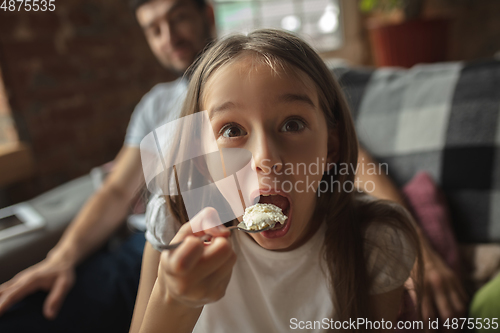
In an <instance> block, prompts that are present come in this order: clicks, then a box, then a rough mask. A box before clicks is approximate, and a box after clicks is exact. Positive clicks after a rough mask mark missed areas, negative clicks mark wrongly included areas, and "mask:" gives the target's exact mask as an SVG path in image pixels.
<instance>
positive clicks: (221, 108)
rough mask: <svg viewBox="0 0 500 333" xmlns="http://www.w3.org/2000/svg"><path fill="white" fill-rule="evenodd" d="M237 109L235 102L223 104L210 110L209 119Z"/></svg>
mask: <svg viewBox="0 0 500 333" xmlns="http://www.w3.org/2000/svg"><path fill="white" fill-rule="evenodd" d="M235 107H236V104H234V103H233V102H230V101H229V102H225V103H222V104H221V105H219V106H217V107H215V108H213V109H211V110H209V112H208V113H209V119H212V118H213V116H214V115H215V114H216V113H218V112H224V111H228V110H229V109H232V108H235Z"/></svg>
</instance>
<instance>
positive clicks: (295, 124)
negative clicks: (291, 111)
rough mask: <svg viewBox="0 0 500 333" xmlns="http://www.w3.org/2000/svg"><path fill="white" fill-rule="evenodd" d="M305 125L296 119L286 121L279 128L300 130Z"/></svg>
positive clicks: (284, 130) (293, 130)
mask: <svg viewBox="0 0 500 333" xmlns="http://www.w3.org/2000/svg"><path fill="white" fill-rule="evenodd" d="M304 127H305V125H304V122H303V121H301V120H298V119H292V120H289V121H287V122H286V123H285V124H284V125H283V127H282V128H281V131H282V132H300V131H301V130H303V129H304Z"/></svg>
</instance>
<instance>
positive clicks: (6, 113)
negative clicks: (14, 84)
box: [0, 70, 18, 146]
mask: <svg viewBox="0 0 500 333" xmlns="http://www.w3.org/2000/svg"><path fill="white" fill-rule="evenodd" d="M17 140H18V138H17V132H16V129H15V128H14V122H13V121H12V117H11V114H10V107H9V102H8V99H7V93H6V91H5V87H4V84H3V78H2V71H1V70H0V146H1V145H5V144H9V143H12V142H17Z"/></svg>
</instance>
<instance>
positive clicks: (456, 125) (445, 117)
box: [332, 59, 500, 311]
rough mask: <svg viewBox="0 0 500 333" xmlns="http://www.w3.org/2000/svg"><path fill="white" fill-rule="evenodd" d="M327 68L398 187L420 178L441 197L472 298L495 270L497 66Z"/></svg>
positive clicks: (499, 142) (498, 267)
mask: <svg viewBox="0 0 500 333" xmlns="http://www.w3.org/2000/svg"><path fill="white" fill-rule="evenodd" d="M332 70H333V72H334V74H335V75H336V76H337V78H338V80H339V82H340V84H341V86H342V88H343V90H344V92H345V95H346V97H347V100H348V103H349V104H350V107H351V112H352V115H353V118H354V121H355V125H356V130H357V134H358V137H359V140H360V144H361V145H362V146H363V147H364V148H365V149H366V150H367V151H368V152H369V153H370V154H371V155H372V156H373V157H374V158H375V159H376V160H377V161H378V162H379V163H386V165H387V166H388V167H387V169H388V175H389V177H391V179H392V180H393V181H394V182H395V183H396V185H397V186H398V187H400V188H401V189H403V188H404V187H405V186H406V185H407V184H408V183H410V182H411V180H412V179H414V177H416V176H417V175H418V174H419V172H425V173H426V174H427V175H429V177H430V178H432V179H433V180H434V182H435V184H437V187H438V188H439V189H440V191H442V193H443V194H444V197H445V202H444V204H445V205H446V206H447V207H446V209H448V210H449V215H450V221H451V223H450V224H451V229H452V230H451V233H452V234H453V237H455V240H456V241H457V242H458V244H459V248H460V256H461V261H462V264H463V266H462V267H463V268H464V274H465V277H466V281H468V289H469V291H470V292H471V293H473V292H474V291H475V290H477V289H478V288H479V287H480V286H482V285H483V284H484V283H485V282H487V281H488V280H489V279H491V278H492V277H494V276H495V275H496V274H497V273H498V272H499V271H500V61H499V60H495V59H484V60H479V61H474V62H448V63H437V64H423V65H417V66H414V67H413V68H410V69H403V68H378V69H371V68H366V69H365V68H348V67H337V68H333V69H332ZM424 222H425V221H424ZM436 223H440V222H439V221H437V222H436ZM431 236H432V235H431ZM440 245H441V247H443V246H444V248H446V246H448V247H449V248H450V251H453V250H454V249H453V246H454V244H452V242H450V244H440ZM499 311H500V309H499Z"/></svg>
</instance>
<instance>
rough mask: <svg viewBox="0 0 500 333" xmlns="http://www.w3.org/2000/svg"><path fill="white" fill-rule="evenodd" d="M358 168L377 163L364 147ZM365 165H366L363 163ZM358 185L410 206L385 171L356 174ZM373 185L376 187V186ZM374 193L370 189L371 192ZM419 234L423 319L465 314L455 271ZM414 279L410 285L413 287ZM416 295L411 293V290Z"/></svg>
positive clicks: (419, 231)
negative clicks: (382, 172) (422, 273)
mask: <svg viewBox="0 0 500 333" xmlns="http://www.w3.org/2000/svg"><path fill="white" fill-rule="evenodd" d="M358 163H359V167H358V170H368V169H369V166H370V165H373V164H371V163H376V162H375V161H374V160H373V158H372V157H371V156H370V155H369V154H368V153H367V152H366V151H365V150H363V149H362V148H361V149H360V152H359V157H358ZM363 164H364V166H365V167H364V168H363V166H362V165H363ZM368 181H371V182H373V184H375V186H373V184H372V185H370V186H369V188H365V184H366V182H368ZM356 186H358V188H360V189H362V190H365V192H367V193H369V194H371V195H373V196H374V197H377V198H379V199H386V200H391V201H395V202H397V203H399V204H401V205H402V206H403V207H406V208H408V206H407V204H406V202H405V200H404V199H403V196H402V195H401V192H400V191H399V190H398V189H397V187H396V186H395V185H394V183H393V182H392V181H391V179H390V178H389V177H388V176H387V175H384V174H375V175H368V174H366V173H359V174H356ZM373 187H374V188H373ZM367 190H369V191H371V192H369V191H367ZM417 233H418V235H419V238H420V242H421V243H422V249H423V251H422V252H423V253H422V254H423V260H424V273H425V277H424V281H423V282H424V294H423V299H422V313H423V317H424V318H435V317H437V316H439V317H440V318H442V319H445V318H450V317H459V316H463V315H464V314H465V311H466V303H467V301H468V296H467V293H466V292H465V290H464V288H463V286H462V283H461V281H460V280H459V278H458V277H457V276H456V275H455V273H454V272H453V271H452V270H451V269H450V268H449V267H448V266H447V265H446V263H445V262H444V261H443V260H442V259H441V258H440V257H439V255H438V254H437V253H436V252H435V251H434V249H432V247H431V246H430V244H429V242H428V241H427V238H426V237H425V235H424V234H423V232H422V230H421V229H420V228H419V227H418V226H417ZM412 285H413V282H412V281H411V279H409V281H407V286H412ZM410 294H411V295H412V296H414V295H413V294H412V293H410Z"/></svg>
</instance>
